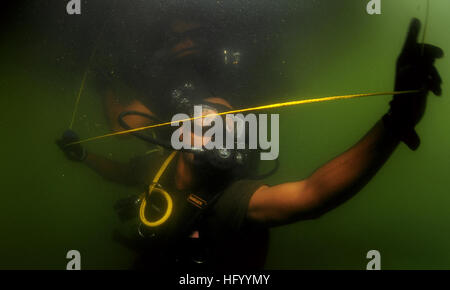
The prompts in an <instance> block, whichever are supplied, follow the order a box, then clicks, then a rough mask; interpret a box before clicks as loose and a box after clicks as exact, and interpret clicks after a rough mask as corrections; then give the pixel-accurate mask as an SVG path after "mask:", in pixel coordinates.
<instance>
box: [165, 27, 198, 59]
mask: <svg viewBox="0 0 450 290" xmlns="http://www.w3.org/2000/svg"><path fill="white" fill-rule="evenodd" d="M199 28H201V25H200V24H199V23H193V22H187V21H183V20H177V21H175V22H173V23H172V25H171V37H172V38H174V39H176V40H177V41H176V43H175V44H174V45H173V46H171V48H170V51H171V53H172V55H174V57H175V58H182V57H185V56H188V55H192V54H196V53H199V52H200V47H199V44H198V43H197V42H196V41H195V39H194V37H193V32H194V31H196V30H198V29H199Z"/></svg>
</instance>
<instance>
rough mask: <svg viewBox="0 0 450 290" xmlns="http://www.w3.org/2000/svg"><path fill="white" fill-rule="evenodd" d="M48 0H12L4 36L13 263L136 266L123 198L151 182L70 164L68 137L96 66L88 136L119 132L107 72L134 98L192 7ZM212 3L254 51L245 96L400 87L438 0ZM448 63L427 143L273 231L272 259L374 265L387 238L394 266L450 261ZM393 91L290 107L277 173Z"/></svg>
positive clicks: (444, 4) (5, 179) (434, 30)
mask: <svg viewBox="0 0 450 290" xmlns="http://www.w3.org/2000/svg"><path fill="white" fill-rule="evenodd" d="M34 2H35V3H16V4H11V5H8V6H6V7H7V8H6V9H5V11H2V12H3V13H6V14H5V16H6V15H7V16H8V17H3V19H4V20H3V25H2V26H3V30H2V31H3V32H2V34H1V42H0V43H1V46H0V51H1V59H2V60H1V67H0V71H1V79H0V94H1V96H2V97H1V99H0V102H1V105H2V106H1V107H2V113H1V118H0V127H1V131H2V136H3V137H2V149H3V150H2V151H3V157H2V178H1V179H0V180H1V188H2V190H1V192H2V194H1V197H0V204H1V205H2V206H1V208H2V210H1V211H0V220H1V222H0V225H1V226H0V228H1V240H0V268H2V269H41V268H43V269H64V268H65V265H66V263H67V259H66V253H67V251H68V250H71V249H76V250H78V251H80V253H81V254H82V267H83V268H84V269H99V268H100V269H123V268H128V267H129V266H130V264H131V263H132V261H133V259H134V257H135V254H134V253H133V252H131V251H129V250H128V249H126V248H125V247H123V246H121V245H119V244H117V243H115V242H114V241H113V240H112V239H111V235H112V232H113V231H114V229H115V228H117V227H120V226H121V224H120V221H119V220H118V218H117V216H116V214H115V213H114V210H113V205H114V203H115V202H116V201H117V200H118V199H119V198H121V197H124V196H126V195H128V194H133V193H136V190H137V189H136V188H132V187H125V186H119V185H116V184H113V183H110V182H107V181H105V180H103V179H102V178H100V177H99V176H98V175H96V174H95V173H94V172H93V171H92V170H89V169H88V168H86V167H85V166H83V165H82V164H78V163H74V162H70V161H68V160H67V159H66V158H65V157H64V155H63V154H62V152H61V151H60V150H59V149H58V147H57V146H56V145H55V143H54V142H55V140H56V139H57V138H58V137H59V136H60V135H61V133H62V132H63V131H64V130H65V129H67V128H68V126H69V123H70V120H71V116H72V112H73V108H74V104H75V100H76V96H77V93H78V90H79V87H80V83H81V80H82V78H83V74H84V72H85V70H86V69H87V68H89V69H90V72H89V73H88V75H87V79H86V85H85V88H84V90H83V92H82V95H81V98H80V105H79V108H78V112H77V114H76V118H75V121H74V126H73V129H74V130H75V131H76V132H77V133H78V134H79V135H80V136H82V137H92V136H97V135H102V134H105V133H108V132H110V131H111V127H110V125H109V123H108V121H107V119H106V117H105V114H104V107H103V102H102V97H101V96H100V95H99V90H98V76H99V74H100V73H99V72H101V71H103V72H105V71H107V72H108V74H109V75H110V76H113V78H115V82H114V84H115V86H116V90H117V91H118V92H122V95H123V96H124V97H123V98H124V99H125V100H128V101H129V100H133V99H134V98H136V97H139V95H140V94H142V91H143V90H145V89H143V88H144V87H145V85H146V82H145V77H146V76H147V75H146V74H151V73H157V71H155V72H152V71H148V70H146V66H145V64H146V63H147V62H148V59H149V55H153V54H154V53H155V52H156V51H157V50H158V49H159V48H160V47H161V46H162V42H161V39H160V38H158V37H159V35H160V34H158V32H160V30H161V29H164V27H162V26H161V21H162V20H164V18H165V17H169V16H170V15H173V13H174V11H175V10H176V7H178V5H177V3H176V1H175V2H174V3H167V1H164V2H163V1H161V3H160V2H159V1H126V3H125V2H123V3H118V4H116V6H113V5H114V4H113V2H112V1H105V2H107V3H101V1H89V2H90V3H89V4H85V5H83V6H82V14H81V15H73V16H68V15H67V14H66V11H65V3H64V2H65V1H34ZM91 2H92V3H91ZM188 2H189V1H188ZM196 2H205V1H192V5H191V7H190V8H189V9H204V11H205V13H203V15H206V16H205V17H206V21H213V20H214V21H217V22H220V23H221V28H222V30H220V31H221V33H223V39H224V40H226V41H229V42H228V44H229V45H230V49H234V50H237V51H241V52H242V55H241V57H242V61H247V65H248V66H247V67H246V70H245V71H244V72H243V75H241V77H240V78H239V79H236V80H228V81H232V82H233V84H234V85H236V84H238V85H236V89H234V90H233V91H232V92H230V95H233V94H234V95H233V96H234V100H239V102H240V105H242V106H244V105H259V104H267V103H272V102H279V101H286V100H295V99H302V98H307V97H319V96H320V97H322V96H331V95H340V94H350V93H363V92H378V91H390V90H392V88H393V81H394V69H395V61H396V57H397V56H398V54H399V52H400V50H401V47H402V44H403V42H404V39H405V36H406V31H407V27H408V24H409V22H410V20H411V18H412V17H417V18H419V19H421V20H424V18H425V4H426V1H425V0H396V1H386V0H384V1H382V14H381V15H373V16H369V15H368V14H367V13H366V10H365V8H366V7H365V6H366V1H361V0H346V1H331V0H330V1H325V0H317V1H313V0H309V1H307V0H304V1H303V0H302V1H300V0H299V1H261V0H259V1H245V2H244V1H212V2H213V3H212V4H205V3H203V4H199V3H196ZM242 2H243V3H242ZM431 2H432V3H431V7H430V18H429V25H428V30H427V35H426V41H427V42H428V43H432V44H435V45H438V46H440V47H442V48H443V49H444V50H445V51H447V53H448V50H449V49H450V38H449V37H448V27H449V25H450V23H449V21H448V17H447V12H448V11H450V2H449V1H446V0H435V1H431ZM192 7H194V8H192ZM199 7H200V8H199ZM208 17H209V18H210V19H208ZM226 41H224V43H226ZM144 47H145V49H144ZM94 49H95V50H96V52H95V55H94V57H93V58H92V61H89V59H90V55H91V54H92V52H93V50H94ZM437 68H438V69H439V71H440V73H441V75H442V78H443V80H444V86H443V90H444V94H443V97H441V98H437V97H434V96H433V97H430V98H429V105H428V108H427V113H426V115H425V117H424V118H423V120H422V122H421V123H420V124H419V125H418V127H417V130H418V132H419V134H420V136H421V138H422V145H421V147H420V149H419V150H418V151H416V152H412V151H409V150H408V149H407V148H406V146H404V145H401V146H400V147H399V148H398V150H397V151H396V152H395V154H394V155H393V156H392V157H391V159H390V160H389V161H388V162H387V164H386V165H385V166H384V167H383V168H382V170H381V171H380V172H379V174H378V175H377V176H376V177H375V178H374V179H373V180H372V181H371V182H370V183H369V184H368V185H367V186H366V187H365V188H364V189H363V190H362V191H361V192H360V193H359V194H358V195H357V196H356V197H355V198H353V199H351V200H350V201H348V202H347V203H345V204H344V205H342V206H340V207H339V208H337V209H335V210H333V211H332V212H330V213H328V214H326V215H324V216H323V217H321V218H320V219H317V220H312V221H301V222H297V223H295V224H291V225H288V226H283V227H278V228H274V229H272V230H271V239H270V249H269V255H268V259H267V263H266V267H267V268H269V269H364V268H365V266H366V263H367V259H366V253H367V252H368V251H369V250H371V249H376V250H378V251H380V253H381V257H382V267H383V268H385V269H405V268H406V269H417V268H430V269H441V268H446V269H448V268H449V267H450V251H449V246H448V245H449V244H450V231H449V226H448V221H449V220H450V211H449V210H448V205H449V204H450V196H449V186H448V177H449V173H450V163H449V160H450V151H449V148H450V137H449V134H448V124H449V122H450V114H449V113H450V100H449V98H448V96H447V86H446V80H447V77H448V75H449V74H450V71H449V68H450V65H449V59H448V58H444V59H442V60H439V61H438V62H437ZM242 76H243V77H242ZM390 98H391V97H390V96H378V97H371V98H364V99H357V100H347V101H340V102H330V103H322V104H310V105H305V106H299V107H289V108H283V109H277V110H276V113H279V114H280V168H279V171H278V172H277V173H276V174H275V175H273V176H272V177H270V178H268V179H267V183H268V184H273V185H274V184H278V183H282V182H287V181H294V180H300V179H302V178H305V177H307V176H308V175H309V174H310V173H312V171H313V170H314V169H316V168H317V167H319V166H320V165H321V164H323V163H324V162H326V161H328V160H330V159H331V158H332V157H334V156H336V155H337V154H339V153H340V152H343V151H344V150H346V149H347V148H349V146H351V145H352V144H354V143H355V142H356V141H357V140H359V138H361V137H362V136H363V134H365V132H367V131H368V130H369V129H370V127H371V126H372V125H373V124H374V123H375V122H376V121H377V120H378V119H379V118H380V117H381V116H382V115H383V114H384V112H386V110H387V109H388V101H389V100H390ZM163 101H164V100H161V101H160V102H163ZM85 147H86V148H87V149H88V150H90V151H95V152H99V153H102V154H103V155H105V156H108V157H110V158H112V159H115V160H121V161H125V160H128V159H129V158H131V157H133V156H137V155H139V154H143V153H145V152H146V151H147V150H148V146H147V144H145V143H144V142H141V141H139V140H136V139H134V138H126V137H125V138H124V137H111V138H105V139H103V140H98V141H95V142H90V143H86V145H85ZM267 166H268V167H270V165H267Z"/></svg>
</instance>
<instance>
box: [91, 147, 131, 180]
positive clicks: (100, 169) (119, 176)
mask: <svg viewBox="0 0 450 290" xmlns="http://www.w3.org/2000/svg"><path fill="white" fill-rule="evenodd" d="M83 163H84V164H86V165H87V166H88V167H90V168H91V169H93V170H94V171H95V172H97V173H98V174H99V175H100V176H102V177H103V178H105V179H106V180H108V181H112V182H116V183H120V184H124V185H130V186H133V185H137V184H138V181H137V180H136V178H134V175H133V172H132V170H131V166H130V164H129V163H121V162H117V161H114V160H111V159H108V158H106V157H103V156H100V155H96V154H92V153H88V154H87V157H86V159H85V160H84V161H83Z"/></svg>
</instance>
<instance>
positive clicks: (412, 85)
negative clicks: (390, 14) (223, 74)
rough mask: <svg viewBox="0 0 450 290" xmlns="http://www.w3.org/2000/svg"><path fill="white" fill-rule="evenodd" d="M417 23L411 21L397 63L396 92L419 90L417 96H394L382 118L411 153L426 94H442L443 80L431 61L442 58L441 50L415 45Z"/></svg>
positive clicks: (417, 31)
mask: <svg viewBox="0 0 450 290" xmlns="http://www.w3.org/2000/svg"><path fill="white" fill-rule="evenodd" d="M420 25H421V24H420V21H419V20H418V19H416V18H414V19H413V20H412V21H411V24H410V27H409V32H408V36H407V38H406V42H405V45H404V47H403V50H402V52H401V54H400V56H399V58H398V60H397V70H396V80H395V90H396V91H409V90H420V92H418V93H411V94H404V95H395V96H394V98H393V100H392V101H391V102H390V110H389V112H388V113H387V114H386V115H385V116H384V117H383V121H384V123H385V125H386V126H387V127H388V128H389V129H391V130H392V131H393V132H394V134H395V135H396V136H397V137H398V138H399V139H400V140H401V141H403V142H404V143H405V144H406V145H408V147H409V148H410V149H412V150H416V149H417V148H418V147H419V145H420V139H419V136H418V135H417V133H416V131H415V130H414V127H415V126H416V124H417V123H418V122H419V121H420V120H421V119H422V116H423V114H424V112H425V107H426V101H427V95H428V92H429V91H432V92H433V93H434V94H435V95H438V96H440V95H441V94H442V90H441V83H442V79H441V77H440V76H439V73H438V71H437V69H436V68H435V67H434V62H435V60H436V59H437V58H441V57H443V56H444V52H443V51H442V49H440V48H439V47H436V46H432V45H429V44H425V45H424V44H420V43H417V38H418V36H419V31H420Z"/></svg>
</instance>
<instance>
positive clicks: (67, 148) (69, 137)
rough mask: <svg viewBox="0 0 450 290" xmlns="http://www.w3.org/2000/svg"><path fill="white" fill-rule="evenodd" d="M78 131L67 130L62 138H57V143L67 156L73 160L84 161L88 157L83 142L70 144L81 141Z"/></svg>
mask: <svg viewBox="0 0 450 290" xmlns="http://www.w3.org/2000/svg"><path fill="white" fill-rule="evenodd" d="M79 140H80V138H78V135H77V133H75V132H74V131H72V130H67V131H65V132H64V133H63V135H62V137H61V139H58V140H56V144H57V145H58V146H59V148H61V150H62V151H63V152H64V153H65V154H66V156H67V158H68V159H70V160H72V161H79V162H81V161H84V160H85V159H86V157H87V153H86V150H85V149H84V148H83V146H81V144H74V145H68V144H70V143H73V142H77V141H79Z"/></svg>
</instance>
